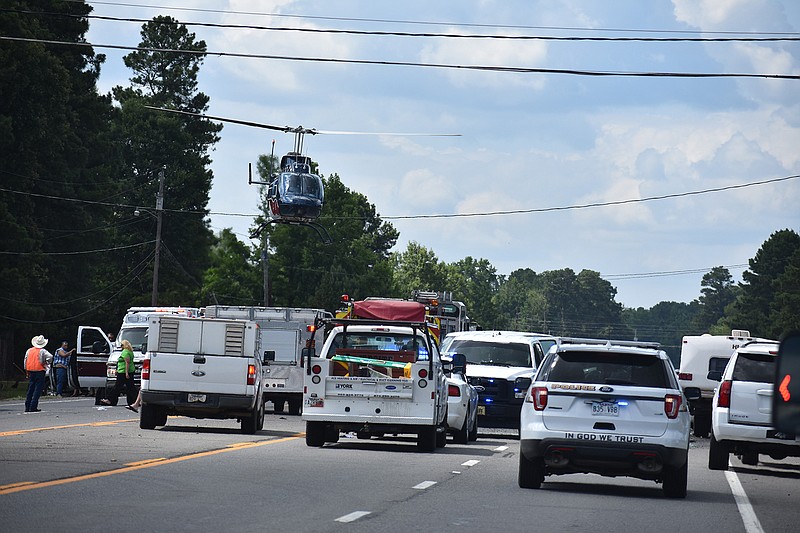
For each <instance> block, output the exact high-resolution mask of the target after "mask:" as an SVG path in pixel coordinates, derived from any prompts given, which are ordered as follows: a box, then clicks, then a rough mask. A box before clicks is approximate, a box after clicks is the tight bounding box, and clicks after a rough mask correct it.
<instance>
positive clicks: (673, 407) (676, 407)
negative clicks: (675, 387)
mask: <svg viewBox="0 0 800 533" xmlns="http://www.w3.org/2000/svg"><path fill="white" fill-rule="evenodd" d="M681 402H682V400H681V396H680V394H667V395H666V396H664V412H665V413H666V414H667V418H678V412H680V409H681Z"/></svg>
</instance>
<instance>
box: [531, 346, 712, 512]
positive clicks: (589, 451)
mask: <svg viewBox="0 0 800 533" xmlns="http://www.w3.org/2000/svg"><path fill="white" fill-rule="evenodd" d="M687 395H688V396H690V397H699V395H700V390H699V389H687ZM687 405H688V404H687V397H686V396H684V393H683V392H682V391H681V388H680V386H679V385H678V382H677V379H676V375H675V368H674V367H673V366H672V362H671V361H670V359H669V357H668V356H667V355H666V353H664V352H663V351H662V350H660V349H659V345H658V344H657V343H644V342H630V341H609V340H594V339H570V338H562V339H559V341H558V343H557V345H556V346H555V347H554V348H551V349H550V352H549V353H548V355H547V357H546V358H545V360H544V361H543V363H542V365H541V366H540V368H539V371H538V372H537V373H536V376H535V377H534V381H533V383H531V386H530V388H529V389H528V393H527V395H526V397H525V404H524V405H523V407H522V412H521V414H520V456H519V479H518V481H519V486H520V487H523V488H534V489H536V488H539V487H540V486H541V484H542V482H543V481H544V479H545V476H554V475H561V474H576V473H594V474H600V475H604V476H612V477H614V476H630V477H635V478H640V479H650V480H653V481H655V482H657V483H663V489H664V494H665V495H666V496H668V497H673V498H684V497H686V477H687V465H688V462H687V457H688V453H689V431H690V429H689V427H690V417H689V411H688V408H687Z"/></svg>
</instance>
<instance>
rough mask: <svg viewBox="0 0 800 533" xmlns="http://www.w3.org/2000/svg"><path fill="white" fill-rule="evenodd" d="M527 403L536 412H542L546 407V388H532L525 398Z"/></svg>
mask: <svg viewBox="0 0 800 533" xmlns="http://www.w3.org/2000/svg"><path fill="white" fill-rule="evenodd" d="M525 401H526V402H527V403H532V404H533V409H534V410H536V411H544V408H545V407H547V387H533V388H531V393H530V394H529V395H528V397H527V398H525Z"/></svg>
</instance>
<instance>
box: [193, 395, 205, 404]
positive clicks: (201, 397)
mask: <svg viewBox="0 0 800 533" xmlns="http://www.w3.org/2000/svg"><path fill="white" fill-rule="evenodd" d="M204 401H206V395H205V394H190V395H189V403H194V402H204Z"/></svg>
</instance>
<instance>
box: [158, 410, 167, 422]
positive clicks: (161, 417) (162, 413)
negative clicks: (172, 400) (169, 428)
mask: <svg viewBox="0 0 800 533" xmlns="http://www.w3.org/2000/svg"><path fill="white" fill-rule="evenodd" d="M157 413H158V414H157V415H156V425H157V426H166V425H167V408H166V407H159V408H158V412H157Z"/></svg>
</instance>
